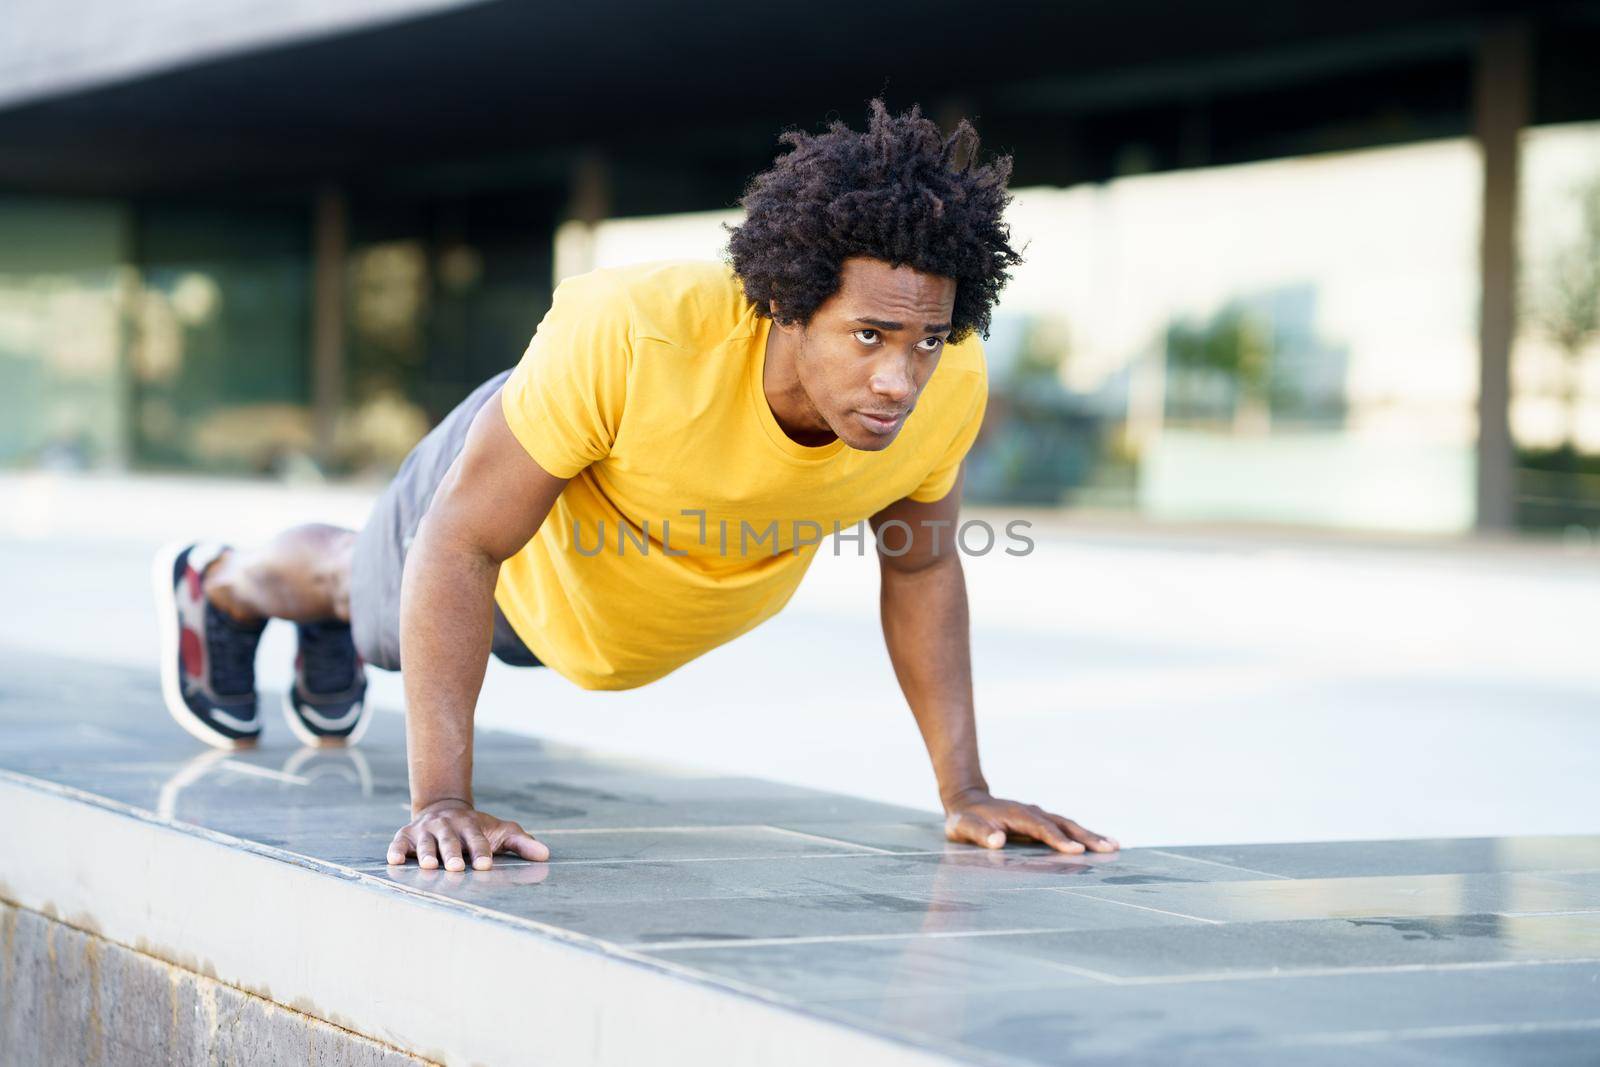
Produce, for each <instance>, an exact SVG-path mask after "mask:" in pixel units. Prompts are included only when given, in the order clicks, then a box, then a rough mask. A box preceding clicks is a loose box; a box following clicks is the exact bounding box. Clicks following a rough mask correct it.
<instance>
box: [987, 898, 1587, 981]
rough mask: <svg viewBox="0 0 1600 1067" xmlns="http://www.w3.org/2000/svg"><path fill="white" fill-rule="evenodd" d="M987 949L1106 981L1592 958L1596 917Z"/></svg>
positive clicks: (1159, 935)
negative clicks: (1086, 972)
mask: <svg viewBox="0 0 1600 1067" xmlns="http://www.w3.org/2000/svg"><path fill="white" fill-rule="evenodd" d="M985 944H986V946H987V948H988V949H989V950H990V951H991V952H994V953H1006V954H1008V955H1013V956H1016V957H1021V958H1027V959H1044V960H1050V961H1052V962H1054V963H1061V964H1070V965H1072V966H1074V967H1079V968H1083V969H1085V970H1089V971H1093V972H1095V973H1098V974H1103V975H1106V976H1107V977H1110V978H1118V979H1129V980H1167V979H1172V978H1184V977H1197V976H1219V975H1238V974H1247V973H1256V974H1263V975H1264V974H1269V973H1274V972H1277V973H1285V974H1286V973H1288V972H1293V971H1309V970H1331V969H1340V968H1374V967H1418V966H1440V965H1445V964H1462V963H1498V962H1517V961H1535V960H1575V959H1589V960H1600V912H1594V913H1585V914H1577V915H1538V916H1506V915H1494V914H1467V915H1426V916H1411V917H1383V918H1354V919H1304V920H1298V921H1293V922H1230V923H1220V924H1212V923H1198V924H1195V925H1193V926H1163V927H1131V928H1127V929H1122V930H1090V931H1084V932H1082V933H1074V934H1030V935H1016V936H1007V937H994V938H988V939H986V941H985Z"/></svg>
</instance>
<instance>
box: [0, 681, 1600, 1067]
mask: <svg viewBox="0 0 1600 1067" xmlns="http://www.w3.org/2000/svg"><path fill="white" fill-rule="evenodd" d="M0 679H3V681H0V769H3V770H6V771H10V772H14V773H18V774H23V775H29V776H33V777H36V778H42V779H47V780H49V781H52V782H56V783H60V784H63V785H68V786H72V787H75V788H78V789H81V790H84V791H87V792H89V793H92V794H95V795H97V796H100V797H104V798H108V799H111V800H115V801H119V802H121V803H123V804H127V805H131V806H133V807H135V808H138V809H142V810H146V811H149V812H152V813H155V814H157V815H160V816H162V817H165V818H167V819H170V820H172V821H173V822H175V823H179V824H188V825H193V826H201V827H205V828H208V829H211V830H215V831H219V832H222V833H225V834H229V835H232V836H234V837H237V838H239V839H241V840H242V841H245V842H250V843H252V844H253V845H254V846H255V847H257V848H265V849H268V850H282V851H284V852H287V853H294V854H296V855H299V856H304V857H310V858H312V859H315V860H319V861H322V862H324V863H329V864H335V865H338V866H342V867H347V868H351V869H354V870H356V871H358V872H360V873H361V874H362V876H364V877H368V878H372V879H375V880H378V881H379V882H381V883H384V884H388V885H392V886H394V887H395V888H396V890H397V891H406V890H407V889H418V890H425V891H426V892H428V893H429V894H430V895H431V896H433V897H434V898H435V899H439V898H445V899H447V900H448V899H454V900H460V901H463V902H467V903H471V904H474V905H477V906H480V907H484V908H489V909H493V910H494V911H497V912H500V913H503V915H505V916H507V917H510V918H511V919H512V921H519V920H520V921H525V922H530V923H536V924H542V925H547V926H557V927H561V928H564V929H567V930H571V931H576V932H578V933H582V934H586V935H589V936H591V937H594V938H597V939H600V940H603V941H606V942H609V943H612V944H614V945H617V946H621V947H622V948H624V949H627V950H629V951H631V952H634V953H638V954H643V955H647V956H650V957H652V958H655V959H658V960H660V961H662V962H665V963H669V964H671V965H672V966H674V967H677V968H680V969H683V970H684V971H686V972H692V973H694V974H696V975H698V976H700V977H701V978H703V979H705V980H709V981H713V982H719V983H726V984H729V985H733V986H737V987H739V988H743V989H747V990H748V989H756V990H760V991H763V992H764V993H766V994H767V995H769V996H772V997H776V998H780V999H786V1000H787V1001H789V1002H790V1003H792V1004H793V1005H794V1006H795V1008H796V1010H802V1011H811V1012H815V1013H819V1014H823V1015H826V1016H829V1017H831V1018H834V1019H837V1020H840V1021H842V1022H845V1023H848V1024H850V1025H854V1026H859V1027H862V1028H868V1029H871V1030H874V1031H877V1032H880V1033H889V1034H892V1035H895V1036H898V1037H900V1038H902V1039H904V1040H907V1041H910V1042H913V1043H917V1044H921V1045H925V1046H930V1047H934V1048H937V1049H940V1050H942V1051H944V1052H946V1053H947V1054H950V1055H954V1056H956V1057H958V1058H967V1059H971V1060H973V1061H975V1062H995V1063H1066V1062H1071V1063H1080V1062H1081V1063H1099V1062H1156V1063H1191V1062H1193V1063H1213V1062H1215V1063H1258V1062H1259V1063H1282V1062H1293V1063H1325V1062H1326V1063H1344V1062H1350V1061H1352V1060H1356V1059H1359V1060H1362V1061H1364V1062H1378V1063H1403V1064H1423V1063H1440V1064H1443V1063H1460V1062H1473V1063H1512V1062H1527V1063H1539V1064H1549V1063H1570V1064H1580V1063H1581V1064H1600V835H1597V836H1593V837H1568V838H1509V839H1477V840H1457V841H1378V842H1361V843H1341V844H1290V845H1283V844H1276V845H1239V846H1226V847H1221V846H1218V847H1207V848H1171V849H1161V848H1135V849H1129V850H1127V851H1126V852H1124V853H1122V854H1120V855H1117V856H1112V857H1077V858H1073V857H1066V856H1059V855H1056V854H1054V853H1050V852H1048V851H1045V850H1042V849H1037V848H1027V849H1015V850H1007V851H1005V852H1002V853H989V852H984V851H982V850H978V849H972V848H966V847H959V846H952V845H947V844H946V843H945V842H944V840H943V835H942V833H941V831H940V825H939V820H938V818H937V817H936V816H934V815H932V814H931V813H928V812H923V811H915V810H910V809H903V808H896V807H893V806H890V805H885V804H878V803H872V802H868V801H861V800H856V799H852V798H849V797H843V796H835V795H830V794H824V793H818V792H814V791H811V790H806V789H801V788H797V787H793V786H786V785H780V784H776V783H772V782H765V781H759V780H755V779H744V778H727V777H711V776H704V775H697V774H692V773H684V772H681V771H677V770H674V769H671V768H665V767H659V766H651V765H647V764H642V763H639V762H637V761H629V760H618V759H609V758H606V757H604V756H601V755H596V754H593V753H587V752H582V751H578V750H574V749H571V748H568V747H563V746H559V745H553V744H548V743H545V742H541V741H539V740H537V739H533V738H527V737H518V736H508V735H493V736H485V737H483V738H482V739H481V740H480V743H479V752H480V755H479V761H478V781H479V787H478V798H479V802H480V804H481V805H482V806H483V807H485V808H487V809H489V810H491V811H494V812H495V813H496V814H499V815H502V816H504V817H507V818H514V819H516V820H518V821H520V822H522V823H523V824H524V825H525V826H527V827H528V828H529V829H531V830H533V831H535V832H536V833H538V834H539V836H540V837H541V838H543V839H544V840H545V841H546V842H547V843H548V844H549V845H550V848H551V852H552V858H551V861H550V862H549V863H540V864H530V863H524V862H521V861H501V862H500V863H499V864H498V865H497V866H496V868H495V869H494V870H493V871H492V872H488V873H467V874H448V873H446V872H442V871H439V872H426V871H421V870H418V869H417V868H416V867H415V866H411V867H407V868H402V869H390V868H387V867H385V866H384V864H383V862H382V860H383V852H384V847H385V845H386V844H387V842H388V840H389V838H390V836H391V835H392V834H393V832H394V831H395V829H396V828H398V826H399V825H400V824H401V823H402V822H403V821H404V820H405V817H406V811H407V794H406V785H405V782H406V775H405V762H404V752H403V734H402V724H401V721H400V718H399V717H398V716H395V715H389V714H383V715H380V716H379V718H378V719H377V721H376V722H375V723H374V725H373V729H372V730H371V732H370V734H369V735H368V739H367V741H366V742H365V743H364V744H363V745H362V746H361V747H360V748H359V749H356V750H353V751H349V752H313V751H309V750H304V749H299V748H295V747H293V746H292V745H291V743H290V739H289V736H288V731H287V730H286V729H282V728H279V727H280V724H279V723H278V722H276V721H271V722H269V723H268V737H267V740H266V744H265V745H264V746H263V747H262V748H260V749H257V750H255V751H251V752H248V753H242V754H238V755H232V754H223V753H210V752H203V751H200V750H199V749H198V748H197V746H196V745H195V744H194V742H192V741H191V740H190V739H189V738H188V737H187V736H186V735H184V734H183V733H182V732H180V731H179V730H178V729H177V728H176V727H175V726H173V725H172V724H171V723H170V721H169V720H168V719H167V718H166V716H165V713H164V712H163V711H162V710H161V708H160V706H159V703H158V696H157V693H156V687H155V683H154V680H153V677H148V676H145V675H142V674H135V673H129V672H126V671H123V670H120V669H114V668H105V667H96V666H88V665H82V664H71V665H67V664H61V663H52V662H49V661H43V660H40V659H38V658H37V657H28V658H26V659H23V658H19V657H15V656H8V655H6V654H4V653H0ZM274 697H275V695H274V694H268V695H267V698H266V703H267V706H268V707H275V700H274Z"/></svg>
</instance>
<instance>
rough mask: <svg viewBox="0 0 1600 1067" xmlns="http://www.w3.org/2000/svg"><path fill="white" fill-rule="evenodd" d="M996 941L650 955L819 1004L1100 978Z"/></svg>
mask: <svg viewBox="0 0 1600 1067" xmlns="http://www.w3.org/2000/svg"><path fill="white" fill-rule="evenodd" d="M991 940H996V939H995V938H988V937H943V938H889V939H885V940H881V941H823V942H816V941H802V942H789V943H780V944H759V945H741V944H738V943H737V942H735V943H730V944H727V945H723V946H719V947H716V948H700V949H669V950H664V951H651V952H649V953H648V954H649V955H651V956H653V957H655V958H657V959H661V960H664V961H666V962H668V963H672V964H674V965H676V966H679V967H685V968H689V969H691V970H693V971H695V972H696V973H697V974H701V975H705V976H708V977H712V978H718V979H725V980H729V981H733V982H737V983H739V984H740V985H744V986H754V987H756V988H759V989H766V990H771V991H773V992H776V993H781V994H783V995H786V996H794V997H809V998H812V999H834V998H839V997H859V996H873V995H875V994H878V993H881V992H882V991H884V990H886V989H892V990H894V991H895V992H896V993H897V994H898V995H902V996H911V995H915V994H919V993H958V992H961V991H962V990H966V989H989V990H1002V989H1040V988H1054V989H1062V988H1069V987H1072V986H1083V985H1092V984H1095V982H1096V979H1095V978H1093V977H1092V976H1088V975H1084V974H1081V973H1078V972H1076V971H1073V970H1070V969H1068V968H1065V967H1057V966H1053V965H1051V964H1049V963H1047V962H1045V961H1043V960H1030V959H1025V958H1022V957H1019V956H1016V955H1013V954H1009V953H1003V952H991V951H990V950H989V949H988V948H986V947H985V946H986V945H987V944H988V942H990V941H991Z"/></svg>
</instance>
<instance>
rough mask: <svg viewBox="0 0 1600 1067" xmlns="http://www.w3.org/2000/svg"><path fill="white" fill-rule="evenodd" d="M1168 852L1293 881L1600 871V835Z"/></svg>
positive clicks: (1221, 847)
mask: <svg viewBox="0 0 1600 1067" xmlns="http://www.w3.org/2000/svg"><path fill="white" fill-rule="evenodd" d="M1163 851H1165V852H1170V853H1173V854H1174V855H1180V856H1189V857H1192V858H1195V859H1203V860H1210V861H1212V862H1215V863H1226V864H1229V865H1231V866H1235V867H1244V868H1248V869H1250V870H1254V871H1262V872H1266V873H1270V874H1278V875H1284V876H1287V877H1290V878H1351V877H1359V876H1362V875H1385V874H1390V875H1399V874H1495V873H1501V874H1510V873H1516V872H1523V873H1537V872H1540V871H1581V870H1590V869H1600V836H1594V837H1573V836H1569V837H1559V836H1550V837H1468V838H1458V839H1453V840H1443V841H1440V840H1422V841H1339V842H1328V843H1325V844H1324V843H1308V844H1289V845H1207V846H1198V847H1188V848H1171V849H1164V850H1163Z"/></svg>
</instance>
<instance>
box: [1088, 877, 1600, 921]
mask: <svg viewBox="0 0 1600 1067" xmlns="http://www.w3.org/2000/svg"><path fill="white" fill-rule="evenodd" d="M1057 892H1064V893H1069V894H1073V895H1084V896H1087V895H1093V896H1095V897H1097V898H1099V899H1102V900H1120V901H1125V902H1127V903H1129V904H1136V905H1139V906H1141V907H1147V908H1160V909H1162V910H1164V911H1171V912H1176V913H1178V914H1180V915H1190V916H1194V917H1195V918H1200V919H1211V920H1214V921H1218V922H1255V921H1261V920H1283V919H1325V918H1354V917H1361V916H1405V915H1467V914H1483V913H1487V912H1495V913H1503V914H1519V913H1535V912H1545V911H1568V910H1595V911H1600V895H1597V894H1596V893H1595V892H1593V891H1586V890H1584V889H1583V888H1581V887H1573V886H1565V885H1562V884H1561V883H1559V882H1556V881H1554V880H1552V879H1550V878H1545V877H1542V876H1540V875H1535V874H1423V875H1409V876H1404V877H1394V878H1304V879H1294V880H1292V881H1271V882H1218V883H1215V884H1213V885H1144V886H1127V887H1123V886H1087V887H1084V888H1082V889H1067V890H1057Z"/></svg>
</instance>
